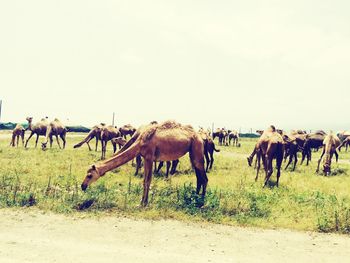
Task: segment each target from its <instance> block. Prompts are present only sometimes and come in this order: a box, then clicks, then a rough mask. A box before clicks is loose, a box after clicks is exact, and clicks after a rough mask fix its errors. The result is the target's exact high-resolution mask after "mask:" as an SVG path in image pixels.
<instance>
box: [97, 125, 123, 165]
mask: <svg viewBox="0 0 350 263" xmlns="http://www.w3.org/2000/svg"><path fill="white" fill-rule="evenodd" d="M117 137H121V133H120V131H119V130H118V129H117V128H116V127H114V126H103V127H102V128H101V144H102V155H101V159H102V160H104V159H105V158H106V151H107V143H108V141H110V140H112V139H113V138H117Z"/></svg>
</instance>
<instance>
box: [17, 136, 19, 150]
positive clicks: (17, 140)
mask: <svg viewBox="0 0 350 263" xmlns="http://www.w3.org/2000/svg"><path fill="white" fill-rule="evenodd" d="M18 144H19V135H17V148H18Z"/></svg>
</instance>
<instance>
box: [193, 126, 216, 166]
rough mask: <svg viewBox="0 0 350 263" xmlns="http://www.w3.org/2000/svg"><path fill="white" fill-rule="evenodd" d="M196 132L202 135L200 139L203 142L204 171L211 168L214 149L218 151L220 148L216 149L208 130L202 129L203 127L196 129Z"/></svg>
mask: <svg viewBox="0 0 350 263" xmlns="http://www.w3.org/2000/svg"><path fill="white" fill-rule="evenodd" d="M198 133H199V135H200V136H201V137H202V140H203V143H204V157H205V161H206V169H205V171H206V172H208V170H209V169H212V168H213V164H214V151H215V152H220V150H217V149H216V148H215V143H214V141H213V139H212V137H211V136H210V134H209V133H208V132H206V131H204V130H203V129H200V130H199V131H198Z"/></svg>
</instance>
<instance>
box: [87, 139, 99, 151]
mask: <svg viewBox="0 0 350 263" xmlns="http://www.w3.org/2000/svg"><path fill="white" fill-rule="evenodd" d="M98 141H99V140H98V139H97V137H96V144H95V152H97V148H98ZM89 147H90V146H89Z"/></svg>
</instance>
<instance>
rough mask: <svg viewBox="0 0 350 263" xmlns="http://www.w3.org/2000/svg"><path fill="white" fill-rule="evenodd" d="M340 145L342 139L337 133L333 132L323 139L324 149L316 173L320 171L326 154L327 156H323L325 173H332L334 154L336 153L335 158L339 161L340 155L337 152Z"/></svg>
mask: <svg viewBox="0 0 350 263" xmlns="http://www.w3.org/2000/svg"><path fill="white" fill-rule="evenodd" d="M339 145H340V140H339V138H338V137H337V136H336V135H334V134H333V133H330V134H328V135H326V137H325V139H324V140H323V151H322V154H321V157H320V159H319V160H318V165H317V170H316V173H318V172H319V170H320V163H321V160H322V158H323V156H324V155H326V156H325V158H323V173H324V175H326V176H327V175H330V173H331V163H332V157H333V154H334V155H335V159H336V161H337V162H338V157H339V156H338V153H337V148H338V147H339Z"/></svg>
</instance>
